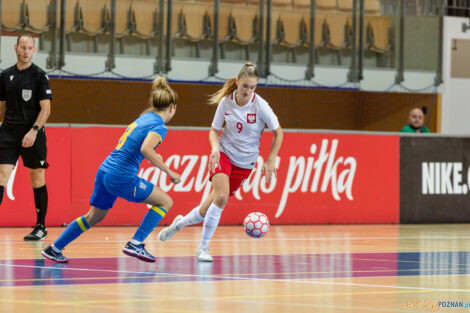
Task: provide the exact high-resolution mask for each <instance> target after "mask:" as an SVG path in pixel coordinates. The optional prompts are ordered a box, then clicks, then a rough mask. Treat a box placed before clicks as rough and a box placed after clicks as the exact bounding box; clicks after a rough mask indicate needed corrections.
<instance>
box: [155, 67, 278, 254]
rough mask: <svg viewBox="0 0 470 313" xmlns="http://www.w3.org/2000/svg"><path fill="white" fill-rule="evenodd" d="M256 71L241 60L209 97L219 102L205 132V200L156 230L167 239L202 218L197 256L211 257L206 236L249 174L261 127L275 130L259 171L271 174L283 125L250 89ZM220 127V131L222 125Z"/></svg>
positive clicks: (254, 161) (214, 228)
mask: <svg viewBox="0 0 470 313" xmlns="http://www.w3.org/2000/svg"><path fill="white" fill-rule="evenodd" d="M258 78H259V75H258V70H257V69H256V68H255V66H254V65H253V64H251V63H246V64H245V65H243V67H242V69H241V70H240V73H239V74H238V76H237V77H236V78H231V79H229V80H228V81H227V82H226V83H225V84H224V86H223V87H222V89H220V90H219V91H218V92H217V93H215V94H214V95H212V97H211V98H210V100H209V102H210V103H211V104H218V107H217V111H216V113H215V116H214V120H213V122H212V127H211V130H210V132H209V142H210V145H211V147H212V152H211V155H210V158H209V170H210V172H211V177H210V180H211V182H212V187H213V190H212V192H211V193H210V195H209V196H208V197H207V199H206V200H205V201H204V202H203V203H202V204H201V205H200V206H197V207H195V208H194V209H192V210H191V212H189V213H188V214H187V215H186V216H184V217H183V216H181V215H180V216H177V217H176V218H175V220H174V221H173V223H172V224H171V225H170V226H169V227H167V228H165V229H163V230H162V231H160V233H159V234H158V239H159V240H161V241H167V240H169V239H170V238H172V237H173V236H174V235H175V234H176V233H177V232H178V231H180V230H181V229H182V228H183V227H185V226H188V225H194V224H198V223H200V222H202V221H204V226H203V229H202V238H201V244H200V245H199V248H198V249H197V254H196V256H197V258H198V260H199V261H206V262H212V260H213V259H212V256H211V255H210V254H209V241H210V239H211V238H212V235H213V234H214V232H215V230H216V228H217V225H218V224H219V220H220V216H221V214H222V210H223V209H224V207H225V205H226V204H227V201H228V199H229V197H230V196H232V195H233V194H234V193H235V192H236V191H237V189H238V188H239V187H240V186H241V184H242V183H243V181H244V180H245V179H247V178H248V176H250V173H251V171H252V169H253V168H254V167H255V164H256V161H257V159H258V155H259V145H260V140H261V134H262V133H263V130H264V128H265V126H266V125H267V126H268V128H269V129H270V130H271V131H272V132H273V133H274V139H273V142H272V146H271V151H270V153H269V155H268V158H267V159H266V162H265V163H264V165H263V168H262V171H263V172H264V174H265V175H266V179H267V180H268V181H269V179H270V178H271V175H273V174H274V175H275V170H276V168H275V163H276V162H275V161H276V156H277V153H278V152H279V149H280V147H281V144H282V138H283V134H282V129H281V126H280V125H279V122H278V120H277V117H276V115H275V114H274V112H273V111H272V109H271V107H270V106H269V105H268V103H267V102H266V101H265V100H264V99H263V98H261V97H260V96H259V95H257V94H255V92H254V91H255V89H256V85H257V84H258ZM224 122H225V124H226V125H225V128H224V131H223V133H222V136H220V139H219V133H220V131H221V130H222V126H223V124H224Z"/></svg>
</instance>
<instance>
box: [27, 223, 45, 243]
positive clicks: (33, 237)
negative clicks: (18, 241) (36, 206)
mask: <svg viewBox="0 0 470 313" xmlns="http://www.w3.org/2000/svg"><path fill="white" fill-rule="evenodd" d="M46 236H47V229H46V226H44V225H41V224H37V225H36V226H34V229H33V231H32V232H31V234H28V235H26V236H25V237H24V240H25V241H39V240H43V239H44V238H46Z"/></svg>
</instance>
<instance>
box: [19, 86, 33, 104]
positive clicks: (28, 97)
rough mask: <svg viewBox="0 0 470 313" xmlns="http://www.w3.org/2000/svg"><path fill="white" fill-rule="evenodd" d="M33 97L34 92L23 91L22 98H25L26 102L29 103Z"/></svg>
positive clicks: (29, 90)
mask: <svg viewBox="0 0 470 313" xmlns="http://www.w3.org/2000/svg"><path fill="white" fill-rule="evenodd" d="M32 95H33V91H32V90H31V89H23V90H22V93H21V96H22V97H23V100H24V101H29V99H31V96H32Z"/></svg>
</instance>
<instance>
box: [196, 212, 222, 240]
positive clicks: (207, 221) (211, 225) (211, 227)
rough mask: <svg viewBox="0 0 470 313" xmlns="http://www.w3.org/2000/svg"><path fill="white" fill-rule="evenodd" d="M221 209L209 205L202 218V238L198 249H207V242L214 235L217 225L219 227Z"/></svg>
mask: <svg viewBox="0 0 470 313" xmlns="http://www.w3.org/2000/svg"><path fill="white" fill-rule="evenodd" d="M222 211H223V209H221V208H219V207H218V206H216V205H215V204H214V203H212V204H211V206H210V207H209V209H208V210H207V213H206V217H205V218H204V226H203V227H202V238H201V244H200V245H199V248H201V249H207V248H209V241H210V240H211V238H212V236H213V235H214V232H215V230H216V229H217V225H219V220H220V216H221V215H222Z"/></svg>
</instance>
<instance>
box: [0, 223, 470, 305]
mask: <svg viewBox="0 0 470 313" xmlns="http://www.w3.org/2000/svg"><path fill="white" fill-rule="evenodd" d="M29 231H30V229H27V228H0V249H1V250H0V312H1V313H10V312H15V313H17V312H28V313H38V312H44V313H55V312H80V313H87V312H93V313H97V312H99V313H106V312H112V313H121V312H181V313H197V312H201V313H212V312H224V313H225V312H256V313H258V312H270V313H278V312H289V313H290V312H295V313H303V312H309V313H310V312H322V313H327V312H342V313H343V312H460V311H464V310H465V306H467V307H468V308H467V309H466V310H470V302H469V301H470V275H469V274H470V227H469V225H463V224H461V225H404V226H401V225H335V226H327V225H325V226H317V225H314V226H272V227H271V230H270V232H269V233H268V235H267V236H266V237H265V238H262V239H251V238H249V237H247V236H246V235H245V234H244V233H243V231H242V229H241V227H239V226H237V227H235V226H233V227H232V226H225V227H220V228H219V229H218V230H217V232H216V235H215V237H214V239H213V242H212V244H211V253H212V254H213V255H214V262H213V263H212V264H211V263H200V262H199V263H198V262H197V261H196V259H195V257H194V254H195V251H196V248H197V246H198V243H199V237H200V232H201V227H188V228H186V229H184V230H183V231H182V232H181V233H178V234H177V235H176V236H175V237H174V238H173V239H172V240H171V241H169V242H166V243H161V242H158V241H157V239H156V233H157V231H158V229H157V231H156V232H155V233H154V234H152V235H151V237H149V239H148V242H147V246H148V250H149V251H150V252H153V253H154V254H156V255H157V256H158V257H159V258H158V260H157V262H156V263H152V264H149V263H144V262H142V261H139V260H137V259H135V258H131V257H128V256H125V255H124V254H122V252H121V249H122V248H123V246H124V244H125V242H126V241H127V240H129V238H130V237H131V236H132V234H133V232H134V231H135V228H134V227H116V228H111V227H97V228H94V229H92V230H90V231H88V232H87V233H85V234H84V235H82V237H80V238H79V239H78V240H76V241H75V242H74V243H72V244H71V245H70V246H69V247H67V249H66V250H65V251H64V254H65V255H66V256H67V257H68V258H69V259H70V261H69V263H68V264H65V265H63V264H55V263H53V262H51V261H49V260H44V259H43V258H42V257H41V255H40V251H41V250H42V249H43V248H44V247H45V246H46V245H47V244H49V243H50V242H52V241H53V240H55V239H56V238H57V237H58V235H59V234H60V233H61V232H62V231H63V228H49V235H48V238H47V239H46V240H45V241H43V242H40V243H27V242H23V241H22V238H23V236H24V235H25V234H26V233H27V232H29ZM451 305H454V306H455V305H457V306H459V305H461V306H462V307H460V308H459V307H457V308H456V307H448V306H451ZM466 310H465V311H466Z"/></svg>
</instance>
